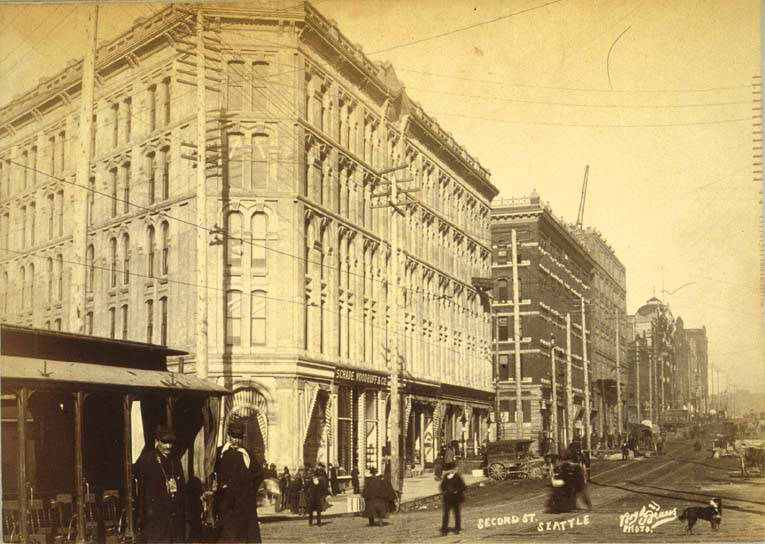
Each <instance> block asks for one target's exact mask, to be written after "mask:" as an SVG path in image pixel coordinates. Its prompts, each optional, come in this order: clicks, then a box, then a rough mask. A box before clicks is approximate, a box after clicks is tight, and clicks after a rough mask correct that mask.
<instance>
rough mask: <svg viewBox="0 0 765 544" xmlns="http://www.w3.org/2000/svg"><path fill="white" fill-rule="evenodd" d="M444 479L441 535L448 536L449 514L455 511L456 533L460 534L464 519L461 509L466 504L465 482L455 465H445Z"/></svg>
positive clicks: (442, 483) (442, 481) (442, 485)
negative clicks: (461, 515)
mask: <svg viewBox="0 0 765 544" xmlns="http://www.w3.org/2000/svg"><path fill="white" fill-rule="evenodd" d="M444 470H445V472H444V478H443V480H441V493H442V494H443V497H444V499H443V500H444V505H443V506H444V513H443V518H442V520H441V534H442V535H444V536H445V535H446V534H447V533H448V532H449V513H450V512H451V511H452V510H454V532H455V533H459V532H460V531H461V530H462V526H461V523H462V519H461V517H460V508H461V507H462V503H463V502H465V487H466V486H465V480H463V479H462V476H460V474H459V473H458V472H457V468H456V466H455V464H454V463H445V464H444Z"/></svg>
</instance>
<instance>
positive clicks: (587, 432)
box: [579, 295, 592, 451]
mask: <svg viewBox="0 0 765 544" xmlns="http://www.w3.org/2000/svg"><path fill="white" fill-rule="evenodd" d="M579 300H580V307H581V312H582V368H583V371H584V425H583V426H582V427H583V429H584V443H585V444H587V451H590V450H591V449H592V432H590V376H589V373H590V368H589V366H590V365H589V362H588V361H587V318H586V317H585V314H586V311H585V306H584V295H581V296H580V297H579Z"/></svg>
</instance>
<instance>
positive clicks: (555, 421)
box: [550, 335, 559, 455]
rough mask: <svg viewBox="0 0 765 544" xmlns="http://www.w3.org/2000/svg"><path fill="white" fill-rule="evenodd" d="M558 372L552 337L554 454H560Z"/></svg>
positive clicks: (551, 381) (551, 415)
mask: <svg viewBox="0 0 765 544" xmlns="http://www.w3.org/2000/svg"><path fill="white" fill-rule="evenodd" d="M557 374H558V372H557V369H556V368H555V336H553V335H550V389H551V391H550V393H551V395H552V405H551V406H550V426H551V427H552V452H553V453H554V454H556V455H557V454H558V452H559V449H558V375H557Z"/></svg>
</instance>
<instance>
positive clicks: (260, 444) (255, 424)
mask: <svg viewBox="0 0 765 544" xmlns="http://www.w3.org/2000/svg"><path fill="white" fill-rule="evenodd" d="M224 402H225V404H224V406H225V414H226V417H225V421H224V427H223V429H224V436H225V429H227V428H228V424H229V423H230V422H231V420H232V419H238V420H240V421H242V422H243V423H244V447H245V448H247V449H248V450H249V451H251V452H252V453H253V455H254V456H255V458H256V459H257V460H258V461H259V462H260V463H261V464H262V463H263V461H264V460H265V459H266V455H267V453H268V401H267V400H266V397H264V396H263V395H262V394H261V393H260V392H259V391H258V390H257V389H255V388H253V387H243V388H240V389H235V390H234V393H233V394H231V395H229V396H228V397H226V400H225V401H224Z"/></svg>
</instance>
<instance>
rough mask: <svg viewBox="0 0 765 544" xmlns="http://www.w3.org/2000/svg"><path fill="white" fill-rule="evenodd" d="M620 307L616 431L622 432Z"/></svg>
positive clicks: (617, 310)
mask: <svg viewBox="0 0 765 544" xmlns="http://www.w3.org/2000/svg"><path fill="white" fill-rule="evenodd" d="M620 319H621V316H620V315H619V309H618V308H617V309H616V432H617V434H619V435H621V434H622V377H621V368H620V366H621V363H620V353H619V350H620V348H621V346H620V345H619V344H620V343H621V340H620V338H619V320H620Z"/></svg>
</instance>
